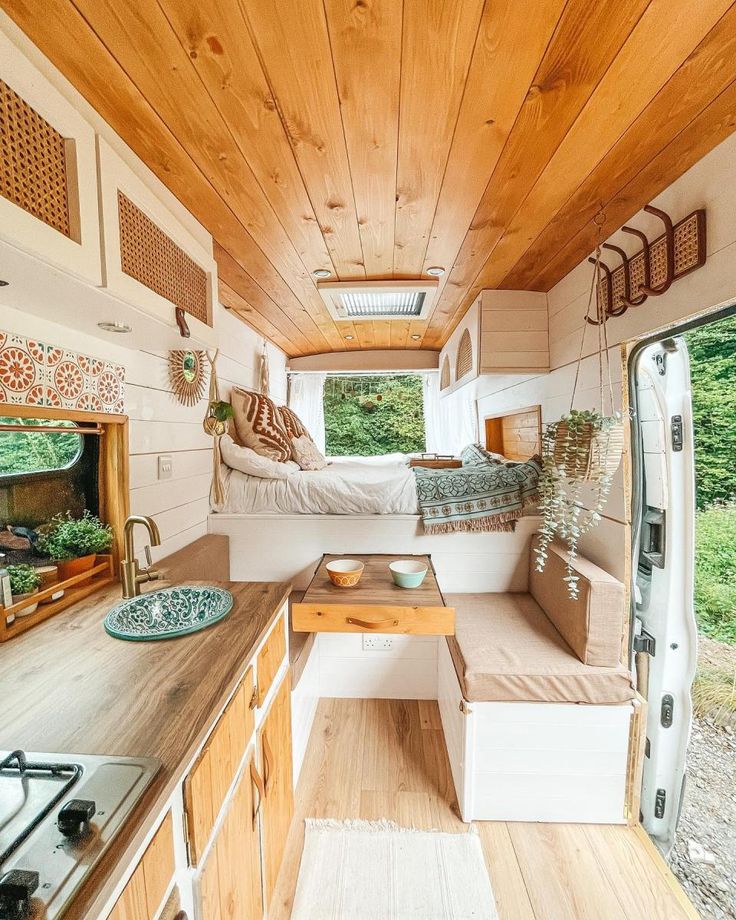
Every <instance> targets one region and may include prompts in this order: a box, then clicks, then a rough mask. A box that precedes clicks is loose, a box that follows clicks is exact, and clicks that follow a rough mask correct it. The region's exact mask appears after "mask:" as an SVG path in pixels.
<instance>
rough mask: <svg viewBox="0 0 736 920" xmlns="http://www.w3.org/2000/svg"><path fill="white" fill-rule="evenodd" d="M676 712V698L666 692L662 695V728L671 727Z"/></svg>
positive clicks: (660, 718)
mask: <svg viewBox="0 0 736 920" xmlns="http://www.w3.org/2000/svg"><path fill="white" fill-rule="evenodd" d="M674 714H675V700H674V697H673V696H672V694H671V693H665V695H664V696H663V697H662V705H661V708H660V717H659V721H660V722H661V724H662V728H671V726H672V719H673V717H674Z"/></svg>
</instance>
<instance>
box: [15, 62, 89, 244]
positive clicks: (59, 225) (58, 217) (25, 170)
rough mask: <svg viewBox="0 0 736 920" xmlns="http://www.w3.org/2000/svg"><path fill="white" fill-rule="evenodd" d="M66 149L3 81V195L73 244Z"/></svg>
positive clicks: (43, 119)
mask: <svg viewBox="0 0 736 920" xmlns="http://www.w3.org/2000/svg"><path fill="white" fill-rule="evenodd" d="M66 145H67V142H66V140H65V139H64V138H63V137H62V136H61V134H59V132H58V131H57V130H56V129H55V128H54V127H53V126H52V125H50V124H49V123H48V122H47V121H46V119H45V118H43V117H42V116H41V115H39V114H38V112H37V111H36V110H35V109H32V108H31V107H30V105H28V103H27V102H25V101H24V100H23V99H21V97H20V96H19V95H18V94H17V93H16V92H14V91H13V90H12V89H11V88H10V87H9V86H8V85H7V84H6V83H4V82H3V81H2V80H0V164H1V165H2V169H0V195H2V196H3V198H7V199H8V200H9V201H12V202H13V204H16V205H18V207H20V208H23V210H24V211H27V212H28V213H29V214H32V215H33V216H34V217H37V218H38V219H39V220H42V221H43V222H44V223H45V224H48V226H49V227H53V228H54V229H55V230H58V231H59V233H63V234H64V236H67V237H69V238H70V239H72V238H73V232H72V220H71V215H70V211H69V181H68V180H69V176H68V170H69V163H68V161H67V150H66Z"/></svg>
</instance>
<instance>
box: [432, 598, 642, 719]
mask: <svg viewBox="0 0 736 920" xmlns="http://www.w3.org/2000/svg"><path fill="white" fill-rule="evenodd" d="M447 603H448V604H451V605H454V606H455V635H454V636H448V638H447V644H448V646H449V648H450V654H451V655H452V659H453V662H454V664H455V670H456V671H457V676H458V679H459V681H460V686H461V688H462V692H463V696H464V697H465V699H467V700H475V701H476V702H480V701H485V700H489V701H519V702H520V701H524V702H538V703H591V704H596V703H597V704H611V703H625V702H627V701H628V700H631V699H633V698H634V691H633V688H632V684H631V677H630V675H629V673H628V671H627V670H626V668H624V667H621V666H618V667H615V668H602V667H594V666H591V665H586V664H583V663H582V661H580V660H579V659H578V658H576V657H575V655H574V654H573V653H572V651H571V649H570V647H569V646H568V645H567V644H566V642H565V641H564V639H563V638H562V637H561V636H560V634H559V633H558V632H557V630H556V629H555V627H554V626H553V625H552V623H550V621H549V620H548V619H547V617H546V616H545V615H544V612H543V611H542V610H541V608H540V607H539V605H538V604H537V602H536V601H535V600H534V598H533V597H531V596H530V595H529V594H455V595H449V596H448V597H447Z"/></svg>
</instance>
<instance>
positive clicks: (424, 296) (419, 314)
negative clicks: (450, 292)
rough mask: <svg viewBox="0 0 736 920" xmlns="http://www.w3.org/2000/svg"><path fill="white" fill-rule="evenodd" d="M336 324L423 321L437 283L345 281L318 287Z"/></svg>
mask: <svg viewBox="0 0 736 920" xmlns="http://www.w3.org/2000/svg"><path fill="white" fill-rule="evenodd" d="M317 290H318V291H319V293H320V295H321V297H322V299H323V300H324V302H325V304H326V305H327V309H328V310H329V311H330V314H331V316H332V317H333V319H335V320H345V321H350V322H357V321H359V320H392V319H393V320H424V319H426V318H427V317H428V314H429V310H430V307H431V304H432V301H433V300H434V296H435V293H436V290H437V282H436V281H398V282H397V281H372V282H370V281H369V282H366V281H344V282H327V283H325V284H318V285H317Z"/></svg>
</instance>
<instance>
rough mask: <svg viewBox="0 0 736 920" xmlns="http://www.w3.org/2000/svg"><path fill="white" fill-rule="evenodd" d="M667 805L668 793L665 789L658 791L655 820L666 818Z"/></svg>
mask: <svg viewBox="0 0 736 920" xmlns="http://www.w3.org/2000/svg"><path fill="white" fill-rule="evenodd" d="M666 804H667V793H666V792H665V790H664V789H657V794H656V796H655V797H654V817H655V818H664V809H665V805H666Z"/></svg>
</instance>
